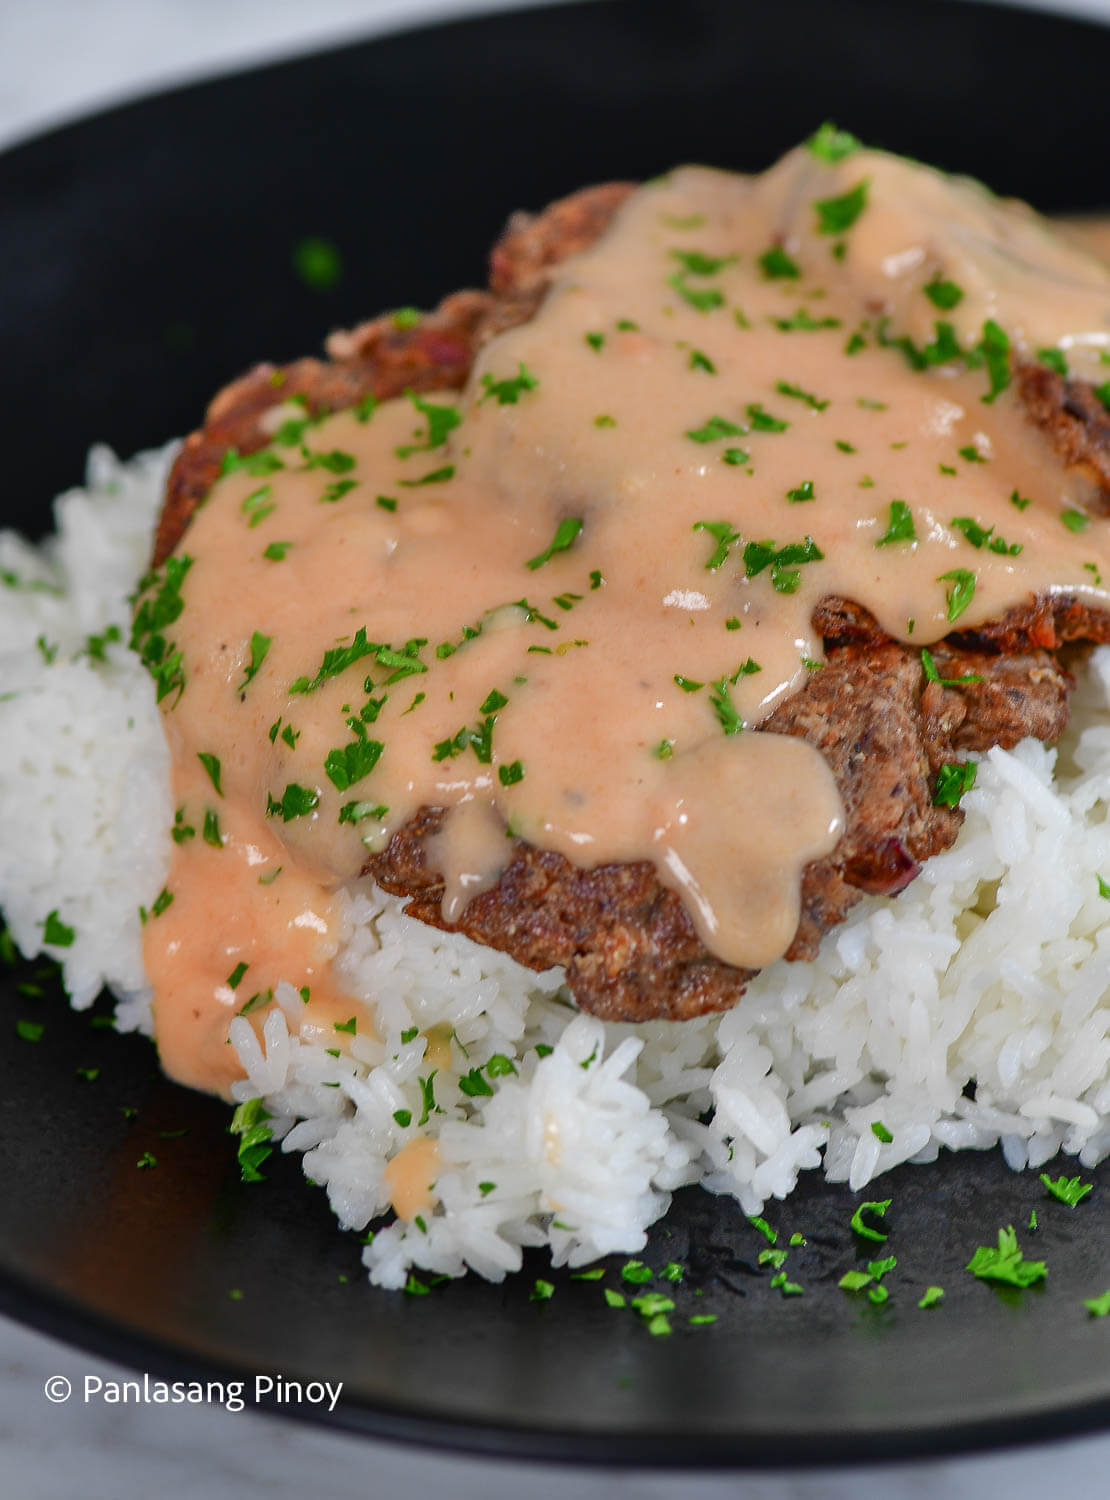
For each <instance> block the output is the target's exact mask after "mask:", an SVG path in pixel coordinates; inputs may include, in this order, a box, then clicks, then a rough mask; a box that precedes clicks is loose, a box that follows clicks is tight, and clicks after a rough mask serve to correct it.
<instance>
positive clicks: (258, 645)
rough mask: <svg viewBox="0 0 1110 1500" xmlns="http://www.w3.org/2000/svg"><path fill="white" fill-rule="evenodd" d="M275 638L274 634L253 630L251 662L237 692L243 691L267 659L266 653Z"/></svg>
mask: <svg viewBox="0 0 1110 1500" xmlns="http://www.w3.org/2000/svg"><path fill="white" fill-rule="evenodd" d="M273 639H274V638H273V636H272V635H263V634H262V632H261V631H258V630H256V631H254V632H253V634H252V635H251V659H250V664H249V666H247V668H246V669H245V672H244V676H243V680H242V682H241V683H240V684H239V686H238V687H237V688H236V689H235V691H236V692H237V693H241V692H242V691H243V689H244V688H245V687H246V686H247V684H248V683H249V682H250V681H251V680H252V679H253V678H254V676H255V674H256V673H257V672H258V669H259V667H260V666H261V665H262V663H263V662H264V661H265V660H266V653H267V651H269V649H270V646H271V645H272V644H273Z"/></svg>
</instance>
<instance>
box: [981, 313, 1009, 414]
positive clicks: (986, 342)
mask: <svg viewBox="0 0 1110 1500" xmlns="http://www.w3.org/2000/svg"><path fill="white" fill-rule="evenodd" d="M975 350H976V353H977V354H978V355H979V356H980V357H981V358H982V361H983V363H984V364H985V365H986V367H987V376H988V378H989V379H990V383H991V388H990V390H989V391H988V392H987V394H986V395H985V396H982V397H980V399H981V400H982V401H987V402H990V401H993V400H994V399H995V397H996V396H998V395H1000V394H1001V392H1002V391H1004V390H1005V389H1006V387H1007V386H1008V385H1009V384H1010V340H1009V338H1008V337H1007V335H1006V333H1005V330H1004V329H1002V328H1000V327H999V326H998V324H997V323H996V322H995V321H994V319H993V318H988V319H987V321H986V322H985V323H984V324H983V336H982V338H981V339H980V340H979V343H978V344H977V345H976V346H975Z"/></svg>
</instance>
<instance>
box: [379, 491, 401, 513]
mask: <svg viewBox="0 0 1110 1500" xmlns="http://www.w3.org/2000/svg"><path fill="white" fill-rule="evenodd" d="M374 504H375V505H377V506H380V508H381V509H382V510H388V511H390V512H393V511H395V510H396V509H397V501H396V500H395V499H394V498H393V496H392V495H376V496H375V497H374Z"/></svg>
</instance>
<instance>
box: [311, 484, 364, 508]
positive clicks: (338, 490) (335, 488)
mask: <svg viewBox="0 0 1110 1500" xmlns="http://www.w3.org/2000/svg"><path fill="white" fill-rule="evenodd" d="M357 488H358V480H357V479H337V480H336V481H335V482H334V483H333V484H329V485H326V486H325V488H324V493H323V494H322V495H321V496H320V503H321V504H322V505H332V504H334V502H335V501H336V500H342V499H343V496H344V495H349V494H350V493H351V491H352V490H355V489H357Z"/></svg>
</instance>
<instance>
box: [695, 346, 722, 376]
mask: <svg viewBox="0 0 1110 1500" xmlns="http://www.w3.org/2000/svg"><path fill="white" fill-rule="evenodd" d="M690 368H691V370H704V371H705V373H706V374H707V375H716V373H717V366H716V365H715V364H714V363H713V361H712V360H711V359H710V358H709V355H708V354H703V353H702V351H701V350H700V349H691V350H690Z"/></svg>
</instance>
